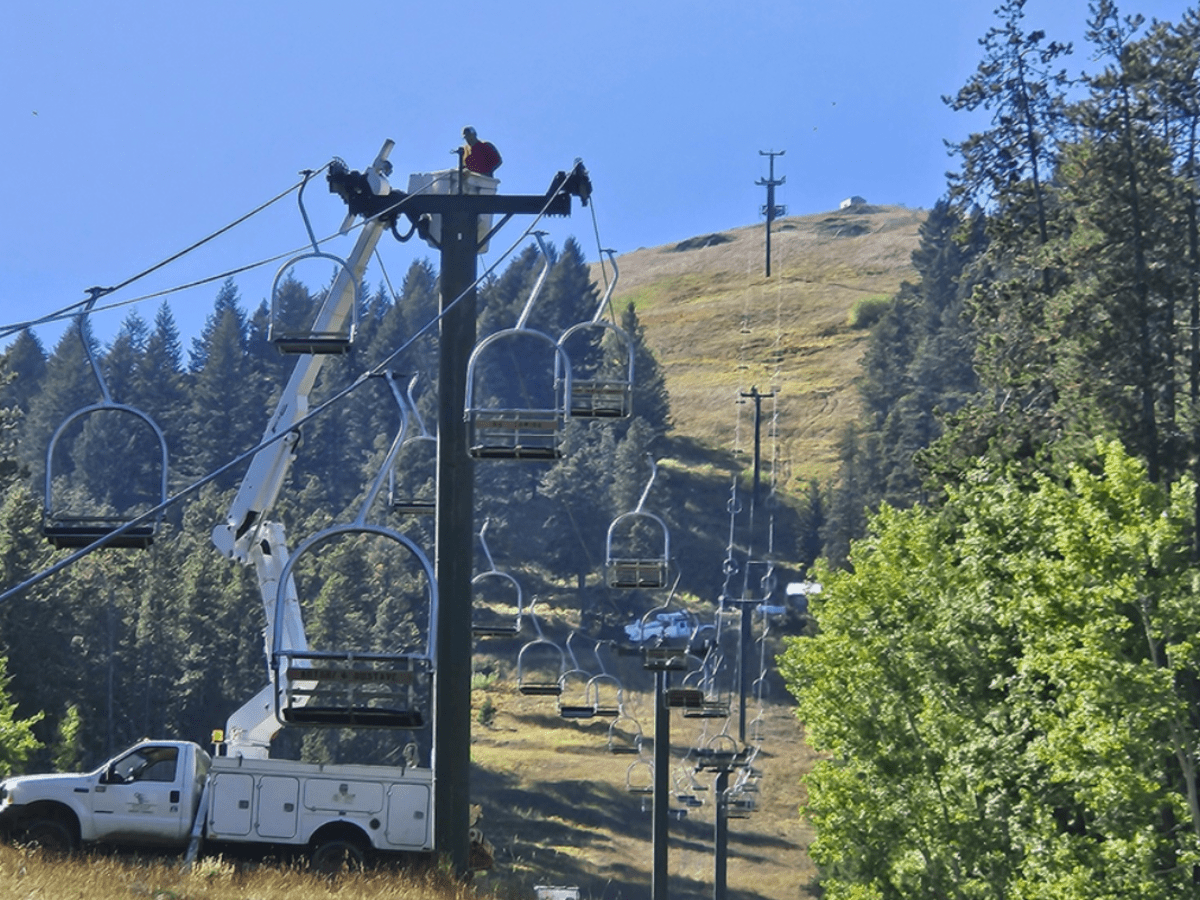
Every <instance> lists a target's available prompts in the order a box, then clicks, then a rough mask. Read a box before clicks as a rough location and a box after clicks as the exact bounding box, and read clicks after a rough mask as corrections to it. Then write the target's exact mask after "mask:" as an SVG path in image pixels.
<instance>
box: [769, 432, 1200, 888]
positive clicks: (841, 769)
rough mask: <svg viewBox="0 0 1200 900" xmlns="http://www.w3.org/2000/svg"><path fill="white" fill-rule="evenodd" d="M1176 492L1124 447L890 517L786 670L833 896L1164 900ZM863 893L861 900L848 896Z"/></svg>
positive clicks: (1191, 812)
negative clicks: (808, 752) (801, 726)
mask: <svg viewBox="0 0 1200 900" xmlns="http://www.w3.org/2000/svg"><path fill="white" fill-rule="evenodd" d="M1188 496H1189V494H1187V493H1185V492H1182V491H1176V492H1174V493H1173V494H1169V493H1168V492H1166V491H1164V490H1162V489H1161V488H1159V487H1156V486H1155V485H1153V484H1152V483H1151V482H1150V481H1149V480H1148V478H1147V476H1146V471H1145V467H1144V466H1143V465H1142V464H1140V463H1139V462H1137V461H1136V460H1135V459H1132V458H1131V457H1129V456H1128V455H1127V454H1125V453H1124V452H1123V451H1122V450H1121V448H1120V447H1119V445H1117V444H1115V443H1113V444H1107V445H1101V446H1099V447H1098V448H1097V453H1096V455H1095V456H1094V457H1093V458H1092V459H1091V460H1090V461H1089V462H1088V463H1086V464H1085V463H1083V462H1081V463H1079V464H1076V465H1074V466H1072V467H1071V468H1070V470H1069V473H1068V476H1067V478H1066V479H1064V480H1055V479H1051V478H1048V477H1044V476H1043V477H1038V478H1036V479H1034V484H1033V485H1032V486H1030V485H1028V484H1027V483H1026V480H1025V479H1024V477H1023V476H1022V477H1018V478H1017V479H1016V480H1014V479H1013V478H1011V477H1009V476H1008V475H1007V474H1006V473H1005V472H1004V471H1003V470H1001V469H995V468H990V469H980V470H977V471H976V472H974V473H973V475H972V477H971V479H969V481H968V483H965V484H963V485H962V486H959V487H956V488H954V489H953V490H952V491H951V496H950V498H949V500H948V501H947V503H946V505H945V507H944V508H942V509H941V510H939V511H932V510H930V509H927V508H923V507H916V508H913V509H910V510H905V511H897V510H894V509H892V508H890V507H884V509H883V510H881V512H880V513H879V515H878V516H877V517H876V518H875V519H874V520H873V522H872V526H871V530H870V533H869V535H868V536H867V537H866V538H865V539H863V540H861V541H858V542H856V543H855V544H854V545H853V548H852V550H851V559H852V561H853V564H854V571H853V572H852V573H851V572H846V571H841V572H835V571H831V570H828V569H826V570H824V571H822V572H821V573H820V575H819V577H820V578H821V580H822V582H823V583H824V593H823V594H821V595H820V597H819V598H814V602H813V606H814V613H815V616H816V619H817V623H818V625H819V628H820V633H819V634H818V635H817V636H816V637H813V638H807V639H794V640H793V641H792V642H791V644H790V646H789V647H788V650H787V651H786V654H785V656H784V658H783V661H782V664H781V668H782V671H783V673H784V675H785V678H786V680H787V682H788V685H789V687H790V689H791V690H792V691H793V693H794V694H795V696H796V698H797V701H798V703H799V714H800V716H801V718H802V719H803V720H804V721H806V722H807V727H808V737H809V740H810V741H811V742H812V743H813V744H814V745H815V746H816V747H818V748H819V749H821V750H823V751H824V752H825V753H826V754H827V759H826V760H825V761H824V762H822V763H821V764H820V765H819V766H818V767H817V769H816V770H815V771H814V773H813V774H812V776H811V778H810V779H809V781H808V791H809V800H808V804H807V806H806V813H807V815H809V816H810V817H811V819H812V820H813V822H814V823H815V824H816V826H817V829H818V840H817V843H816V844H815V845H814V847H813V853H814V857H815V858H816V859H817V860H818V861H819V862H820V863H821V864H822V865H823V866H824V870H825V874H826V880H825V885H826V887H827V889H828V894H827V896H829V897H853V896H881V897H887V896H897V897H899V896H941V897H996V898H1002V897H1014V896H1021V897H1039V898H1041V897H1044V898H1051V897H1054V898H1076V897H1078V898H1083V897H1108V896H1141V897H1164V898H1165V897H1172V896H1183V895H1185V894H1186V893H1187V892H1188V891H1189V890H1190V885H1191V883H1192V867H1193V865H1195V864H1196V863H1197V862H1200V855H1198V854H1200V818H1198V816H1197V812H1198V811H1200V807H1198V806H1197V803H1198V802H1200V798H1198V796H1197V792H1196V778H1195V763H1196V760H1195V751H1196V748H1197V741H1198V739H1200V731H1198V728H1200V721H1197V719H1196V716H1195V714H1194V708H1195V704H1194V696H1193V686H1194V685H1195V684H1196V683H1197V677H1198V676H1200V656H1198V655H1197V653H1196V645H1195V635H1196V634H1197V633H1198V631H1200V596H1197V593H1196V584H1198V583H1200V570H1197V569H1196V568H1195V567H1194V566H1193V565H1192V564H1191V562H1190V561H1189V557H1188V555H1187V553H1186V541H1185V535H1186V529H1187V527H1188V519H1189V513H1188V509H1187V503H1186V500H1187V497H1188ZM863 891H866V893H865V894H864V893H862V892H863Z"/></svg>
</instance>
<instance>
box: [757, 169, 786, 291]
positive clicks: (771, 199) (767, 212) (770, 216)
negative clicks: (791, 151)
mask: <svg viewBox="0 0 1200 900" xmlns="http://www.w3.org/2000/svg"><path fill="white" fill-rule="evenodd" d="M785 153H787V151H786V150H759V151H758V155H759V156H769V157H770V158H771V161H770V167H771V173H770V175H769V176H768V177H766V178H760V179H758V181H756V182H754V183H755V184H758V185H762V186H764V187H766V189H767V203H766V205H765V206H763V207H762V208H761V211H762V214H763V215H764V216H766V217H767V277H768V278H770V277H771V223H772V222H774V221H775V219H776V218H778V217H779V216H786V215H787V207H786V206H776V205H775V186H776V185H779V184H783V183H784V182H785V181H787V176H784V177H783V178H780V179H779V180H778V181H776V180H775V157H777V156H783V154H785Z"/></svg>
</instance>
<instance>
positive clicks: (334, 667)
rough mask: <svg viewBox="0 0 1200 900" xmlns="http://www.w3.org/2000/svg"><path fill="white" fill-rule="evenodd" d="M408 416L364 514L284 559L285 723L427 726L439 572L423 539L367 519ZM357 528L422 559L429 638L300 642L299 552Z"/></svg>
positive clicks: (280, 647)
mask: <svg viewBox="0 0 1200 900" xmlns="http://www.w3.org/2000/svg"><path fill="white" fill-rule="evenodd" d="M384 374H385V377H386V378H387V381H388V385H389V387H391V389H392V393H393V395H394V396H395V397H396V399H397V403H399V404H400V405H401V412H402V413H403V404H402V402H401V398H400V396H399V391H398V390H397V388H396V386H395V383H394V380H393V378H392V376H391V374H390V373H384ZM405 427H406V420H405V419H404V416H403V414H402V415H401V424H400V429H399V432H398V433H397V435H396V438H395V440H394V441H393V442H392V446H391V449H390V450H389V452H388V454H387V457H386V459H385V460H384V463H383V466H382V467H381V469H380V471H379V473H378V474H377V476H376V478H375V480H374V482H373V483H372V485H371V486H370V488H369V489H368V491H367V494H366V497H365V499H364V501H363V504H362V507H361V508H360V510H359V512H358V515H357V516H356V517H355V519H354V520H353V521H352V522H350V523H349V524H344V525H334V526H331V527H329V528H326V529H324V530H322V531H319V532H317V533H316V534H314V535H312V536H311V537H309V538H308V539H307V540H305V541H303V542H302V543H301V544H300V546H299V547H297V548H296V551H295V552H294V553H293V554H292V555H291V557H290V558H289V559H288V560H287V562H286V563H285V564H284V566H283V568H282V570H281V572H280V574H279V578H278V593H277V596H276V601H275V616H274V621H273V627H272V632H271V660H272V665H273V669H274V674H275V692H274V693H275V716H276V718H277V719H278V720H279V721H280V722H281V723H283V724H296V725H312V726H325V727H359V728H404V729H413V728H421V727H424V726H425V725H426V724H427V723H426V720H425V715H424V712H423V707H424V706H425V705H427V704H428V701H429V699H430V697H431V693H432V682H433V669H434V665H433V658H434V656H433V648H434V647H436V646H437V634H436V631H437V600H438V597H437V579H436V576H435V574H434V569H433V565H432V564H431V563H430V561H429V559H428V557H427V556H426V555H425V553H424V552H423V551H422V550H421V548H420V547H419V546H417V544H416V543H414V542H413V541H412V540H411V539H410V538H408V537H406V536H405V535H402V534H400V533H399V532H397V531H394V530H393V529H390V528H386V527H384V526H381V525H373V524H370V523H368V522H367V521H366V519H367V515H368V514H369V512H370V510H371V507H372V505H373V504H374V502H375V500H376V499H377V498H378V496H379V493H380V491H381V489H382V487H383V481H384V478H385V477H386V474H387V472H388V471H390V469H391V467H392V465H393V464H394V462H395V457H396V454H397V453H398V451H399V448H400V446H401V444H402V443H403V440H404V433H405ZM356 536H371V537H374V538H378V539H383V541H386V542H388V543H387V544H385V546H389V547H390V546H393V545H394V548H395V549H397V550H399V551H400V553H401V555H400V556H399V557H398V558H399V559H400V560H401V561H403V562H405V563H407V564H408V565H409V566H413V565H415V567H416V571H417V573H419V576H420V581H421V588H420V589H419V596H417V595H414V604H413V605H414V607H415V608H420V607H424V608H425V609H426V610H427V613H426V614H427V619H426V627H425V630H424V640H423V641H418V642H416V643H414V644H413V645H411V646H405V647H399V646H398V647H396V648H395V649H393V650H390V651H382V652H381V651H375V650H366V649H347V648H344V647H342V648H337V649H311V648H310V647H308V646H296V645H294V644H293V642H294V641H295V637H294V636H293V635H289V634H288V632H287V630H286V622H285V618H286V614H287V611H288V609H295V607H296V606H297V605H298V604H299V599H298V597H297V594H296V584H295V579H294V577H293V572H294V570H295V566H296V563H297V561H298V560H300V559H302V558H304V557H305V556H306V555H309V554H311V553H313V552H314V551H315V550H316V549H317V548H319V547H321V546H324V545H326V544H329V543H332V542H336V541H339V540H344V539H348V538H349V539H353V538H354V537H356Z"/></svg>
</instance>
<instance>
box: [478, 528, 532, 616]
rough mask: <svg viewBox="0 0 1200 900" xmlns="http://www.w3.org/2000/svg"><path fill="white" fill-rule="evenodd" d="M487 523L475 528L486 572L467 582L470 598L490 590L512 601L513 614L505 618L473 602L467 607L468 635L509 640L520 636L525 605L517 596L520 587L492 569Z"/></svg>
mask: <svg viewBox="0 0 1200 900" xmlns="http://www.w3.org/2000/svg"><path fill="white" fill-rule="evenodd" d="M489 524H490V520H485V521H484V523H483V525H482V527H480V529H479V544H480V546H481V547H482V548H483V555H484V557H485V558H486V559H487V562H488V568H487V571H484V572H479V573H478V574H476V575H475V577H474V578H472V579H471V589H472V592H473V595H474V596H475V597H478V596H479V595H480V594H482V593H484V592H485V591H486V590H488V589H489V588H490V589H493V590H497V591H499V592H502V593H506V594H508V595H509V596H510V597H511V598H512V603H511V605H512V606H513V607H514V608H515V609H516V615H515V616H512V617H509V616H507V615H504V614H500V613H497V612H495V611H493V610H492V609H490V608H488V607H486V606H482V605H480V604H478V603H476V602H472V604H471V633H472V634H474V635H475V636H476V637H512V636H513V635H517V634H520V633H521V628H522V622H523V618H524V616H525V604H524V600H523V598H522V594H521V584H520V582H518V581H517V579H516V578H514V577H513V576H512V575H510V574H508V573H507V572H501V571H499V570H498V569H497V568H496V563H495V561H494V560H493V559H492V551H491V550H490V549H489V548H488V544H487V529H488V525H489Z"/></svg>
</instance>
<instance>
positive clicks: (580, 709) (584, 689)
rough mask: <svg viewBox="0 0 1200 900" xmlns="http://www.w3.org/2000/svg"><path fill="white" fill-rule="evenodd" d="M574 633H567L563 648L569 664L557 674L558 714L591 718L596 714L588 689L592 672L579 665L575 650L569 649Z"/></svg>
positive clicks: (566, 716) (565, 717) (567, 716)
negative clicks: (563, 670)
mask: <svg viewBox="0 0 1200 900" xmlns="http://www.w3.org/2000/svg"><path fill="white" fill-rule="evenodd" d="M576 634H578V632H575V631H572V632H571V633H570V634H569V635H567V641H566V645H565V648H564V649H565V650H566V655H567V658H569V659H570V665H569V666H568V668H567V670H566V671H565V672H563V673H562V674H561V675H559V676H558V682H559V692H558V714H559V716H560V717H562V718H564V719H591V718H593V717H595V715H596V706H595V704H594V703H593V702H592V693H591V690H590V686H591V681H592V676H593V673H592V672H589V671H587V670H586V669H583V668H581V667H580V665H579V660H578V658H577V657H576V656H575V651H574V650H573V649H571V641H572V640H573V639H574V638H575V635H576Z"/></svg>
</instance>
